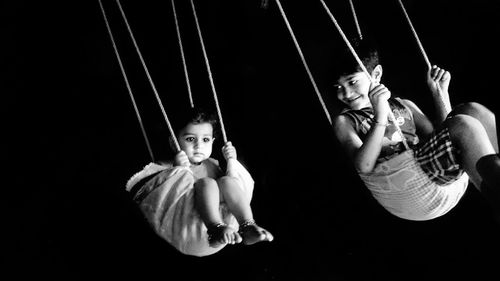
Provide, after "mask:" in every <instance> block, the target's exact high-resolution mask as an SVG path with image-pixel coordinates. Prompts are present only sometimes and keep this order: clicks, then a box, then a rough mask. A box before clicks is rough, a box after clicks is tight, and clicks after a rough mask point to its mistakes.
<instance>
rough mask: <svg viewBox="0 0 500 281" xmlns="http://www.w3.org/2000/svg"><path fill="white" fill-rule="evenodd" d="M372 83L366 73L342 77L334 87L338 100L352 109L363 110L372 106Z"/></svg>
mask: <svg viewBox="0 0 500 281" xmlns="http://www.w3.org/2000/svg"><path fill="white" fill-rule="evenodd" d="M370 84H371V81H370V79H369V78H368V76H366V74H365V73H364V72H362V71H361V72H355V73H353V74H349V75H345V76H341V77H340V78H339V79H338V80H337V83H336V84H335V85H334V86H335V89H336V91H337V98H338V99H339V100H340V101H341V102H343V103H344V104H346V105H347V106H348V107H349V108H351V109H355V110H358V109H361V108H365V107H369V106H371V103H370V98H369V97H368V92H369V91H370Z"/></svg>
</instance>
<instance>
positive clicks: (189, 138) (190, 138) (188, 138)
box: [186, 137, 194, 142]
mask: <svg viewBox="0 0 500 281" xmlns="http://www.w3.org/2000/svg"><path fill="white" fill-rule="evenodd" d="M186 141H188V142H193V141H194V137H187V138H186Z"/></svg>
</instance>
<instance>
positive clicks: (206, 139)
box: [203, 138, 212, 142]
mask: <svg viewBox="0 0 500 281" xmlns="http://www.w3.org/2000/svg"><path fill="white" fill-rule="evenodd" d="M211 140H212V139H211V138H203V141H204V142H210V141H211Z"/></svg>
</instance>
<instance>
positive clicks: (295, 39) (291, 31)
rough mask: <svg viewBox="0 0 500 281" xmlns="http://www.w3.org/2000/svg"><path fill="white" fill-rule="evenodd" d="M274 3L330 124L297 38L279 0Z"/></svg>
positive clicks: (330, 119)
mask: <svg viewBox="0 0 500 281" xmlns="http://www.w3.org/2000/svg"><path fill="white" fill-rule="evenodd" d="M276 4H278V8H279V10H280V13H281V16H282V17H283V20H284V21H285V24H286V27H287V28H288V31H289V33H290V36H291V37H292V40H293V43H294V44H295V47H296V48H297V52H298V53H299V56H300V60H301V61H302V64H304V67H305V69H306V72H307V75H308V76H309V79H310V80H311V83H312V85H313V87H314V91H315V92H316V95H317V96H318V99H319V102H320V103H321V106H322V107H323V111H324V112H325V115H326V118H327V119H328V122H329V123H330V125H332V124H333V123H332V118H331V116H330V113H329V112H328V109H327V107H326V104H325V102H324V101H323V97H322V96H321V93H320V92H319V89H318V86H317V85H316V81H315V80H314V77H313V75H312V74H311V71H310V70H309V66H308V65H307V62H306V59H305V57H304V54H303V53H302V49H301V48H300V45H299V43H298V41H297V38H296V37H295V34H294V32H293V30H292V27H291V26H290V23H289V22H288V19H287V16H286V14H285V11H284V10H283V7H282V6H281V3H280V0H276Z"/></svg>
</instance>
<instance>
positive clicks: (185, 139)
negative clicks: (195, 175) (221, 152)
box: [177, 123, 214, 163]
mask: <svg viewBox="0 0 500 281" xmlns="http://www.w3.org/2000/svg"><path fill="white" fill-rule="evenodd" d="M177 139H178V141H179V146H180V147H181V149H182V150H183V151H184V152H186V155H187V156H188V158H189V161H190V162H191V163H199V162H201V161H203V160H205V159H207V158H209V157H210V155H211V154H212V145H213V142H214V137H213V127H212V124H210V123H200V124H193V123H189V124H188V125H187V126H186V127H184V129H182V131H180V133H179V135H178V138H177Z"/></svg>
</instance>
